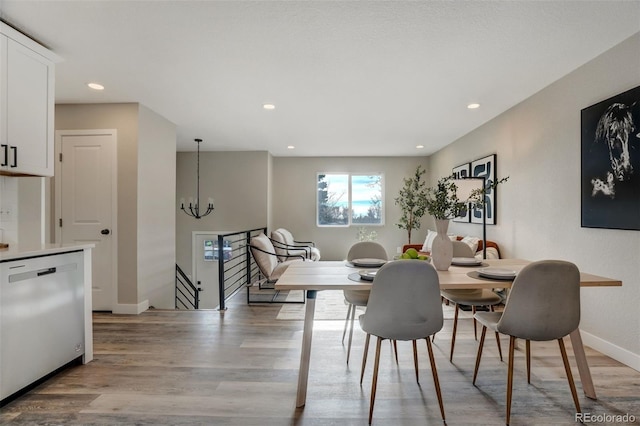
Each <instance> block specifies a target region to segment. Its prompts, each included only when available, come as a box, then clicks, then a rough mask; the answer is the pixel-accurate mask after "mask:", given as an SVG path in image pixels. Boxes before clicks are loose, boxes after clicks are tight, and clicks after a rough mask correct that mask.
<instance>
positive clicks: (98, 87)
mask: <svg viewBox="0 0 640 426" xmlns="http://www.w3.org/2000/svg"><path fill="white" fill-rule="evenodd" d="M87 86H89V87H90V88H92V89H93V90H104V86H103V85H102V84H99V83H87Z"/></svg>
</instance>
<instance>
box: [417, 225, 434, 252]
mask: <svg viewBox="0 0 640 426" xmlns="http://www.w3.org/2000/svg"><path fill="white" fill-rule="evenodd" d="M436 235H438V233H437V232H435V231H432V230H431V229H427V238H425V240H424V244H423V245H422V250H421V251H428V252H431V244H433V240H434V239H435V238H436Z"/></svg>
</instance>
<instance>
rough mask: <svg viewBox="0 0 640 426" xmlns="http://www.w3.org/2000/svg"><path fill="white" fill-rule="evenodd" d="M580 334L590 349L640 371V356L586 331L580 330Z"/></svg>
mask: <svg viewBox="0 0 640 426" xmlns="http://www.w3.org/2000/svg"><path fill="white" fill-rule="evenodd" d="M580 334H581V335H582V341H583V343H584V344H585V346H589V347H590V348H593V349H595V350H597V351H598V352H601V353H603V354H604V355H607V356H608V357H611V358H613V359H615V360H616V361H620V362H621V363H623V364H624V365H627V366H629V367H631V368H633V369H634V370H637V371H640V355H638V354H634V353H633V352H631V351H630V350H628V349H625V348H621V347H620V346H617V345H614V344H613V343H611V342H607V341H606V340H604V339H601V338H600V337H597V336H595V335H593V334H591V333H587V332H586V331H584V330H580Z"/></svg>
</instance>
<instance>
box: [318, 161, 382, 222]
mask: <svg viewBox="0 0 640 426" xmlns="http://www.w3.org/2000/svg"><path fill="white" fill-rule="evenodd" d="M320 176H347V209H348V210H349V214H348V217H347V223H346V224H344V225H340V224H321V223H320V200H319V197H318V190H319V188H318V183H319V179H320ZM357 176H378V177H380V223H357V222H354V221H353V212H354V209H353V177H357ZM315 191H316V209H315V210H316V211H315V215H316V226H317V227H319V228H350V227H355V226H357V227H362V226H378V227H381V226H385V216H386V215H385V210H386V208H385V203H386V197H385V176H384V173H382V172H317V173H316V182H315Z"/></svg>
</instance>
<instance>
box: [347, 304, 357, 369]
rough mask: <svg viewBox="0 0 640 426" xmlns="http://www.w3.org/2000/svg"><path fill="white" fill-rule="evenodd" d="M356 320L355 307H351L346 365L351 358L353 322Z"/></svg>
mask: <svg viewBox="0 0 640 426" xmlns="http://www.w3.org/2000/svg"><path fill="white" fill-rule="evenodd" d="M355 318H356V305H353V309H351V327H350V328H349V346H348V347H347V364H349V357H350V356H351V341H352V340H353V322H354V321H355Z"/></svg>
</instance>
